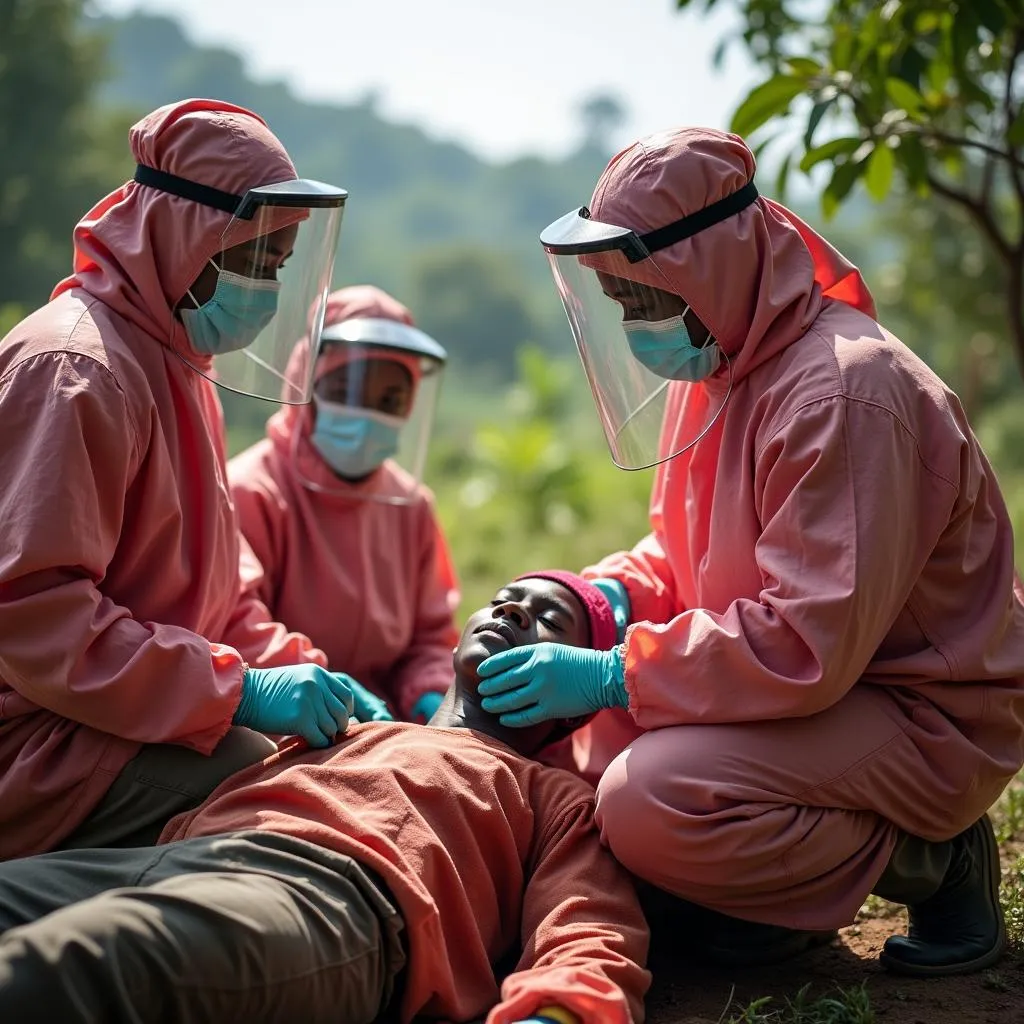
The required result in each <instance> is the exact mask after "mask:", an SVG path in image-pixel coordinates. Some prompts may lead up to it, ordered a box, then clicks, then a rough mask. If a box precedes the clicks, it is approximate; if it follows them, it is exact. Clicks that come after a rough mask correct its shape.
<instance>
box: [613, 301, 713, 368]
mask: <svg viewBox="0 0 1024 1024" xmlns="http://www.w3.org/2000/svg"><path fill="white" fill-rule="evenodd" d="M688 311H689V306H687V308H686V310H684V311H683V312H682V313H681V314H680V315H679V316H673V317H669V319H668V320H626V321H623V324H622V329H623V331H625V334H626V341H628V342H629V347H630V350H631V351H632V353H633V355H634V356H635V357H636V358H637V360H638V361H639V362H641V363H643V365H644V366H646V367H647V369H648V370H650V371H651V373H655V374H657V375H658V376H659V377H664V378H665V379H666V380H688V381H691V382H693V381H698V380H704V379H705V378H706V377H710V376H711V374H713V373H714V372H715V370H717V369H718V366H719V364H720V363H721V361H722V350H721V349H720V348H719V347H718V343H717V342H714V341H709V342H708V343H707V344H706V345H704V347H703V348H698V347H697V346H696V345H694V344H693V342H692V341H691V340H690V332H689V330H688V329H687V326H686V320H685V319H684V318H685V316H686V313H687V312H688Z"/></svg>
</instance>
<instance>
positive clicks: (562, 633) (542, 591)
mask: <svg viewBox="0 0 1024 1024" xmlns="http://www.w3.org/2000/svg"><path fill="white" fill-rule="evenodd" d="M545 641H547V642H548V643H554V644H569V645H570V646H572V647H586V646H587V645H588V644H589V643H590V624H589V622H588V621H587V616H586V613H585V612H584V610H583V606H582V605H581V604H580V602H579V601H578V600H577V598H576V595H575V594H573V593H572V592H571V591H569V590H566V588H565V587H563V586H562V585H561V584H560V583H555V582H554V581H553V580H542V579H525V580H519V581H518V582H517V583H509V584H508V585H507V586H504V587H502V588H501V589H500V590H499V591H498V592H497V594H495V595H494V600H493V601H491V603H490V605H488V607H486V608H481V609H480V610H479V611H476V612H474V613H473V614H472V615H471V616H470V617H469V621H468V622H467V623H466V627H465V629H463V631H462V638H461V639H460V640H459V646H458V647H457V648H456V649H455V671H456V672H457V673H458V674H459V675H460V676H461V677H462V678H463V679H465V680H468V681H473V680H476V679H477V674H476V669H477V666H478V665H479V664H480V663H481V662H482V661H484V660H485V659H487V658H489V657H490V656H491V655H492V654H497V653H498V652H499V651H507V650H508V649H509V648H510V647H523V646H525V645H526V644H539V643H544V642H545Z"/></svg>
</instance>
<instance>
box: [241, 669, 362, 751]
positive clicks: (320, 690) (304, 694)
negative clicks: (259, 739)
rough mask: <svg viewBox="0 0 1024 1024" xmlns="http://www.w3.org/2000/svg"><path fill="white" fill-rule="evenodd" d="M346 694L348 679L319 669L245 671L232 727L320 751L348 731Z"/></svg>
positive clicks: (348, 695) (350, 698) (350, 703)
mask: <svg viewBox="0 0 1024 1024" xmlns="http://www.w3.org/2000/svg"><path fill="white" fill-rule="evenodd" d="M355 685H357V686H358V683H357V684H355ZM352 688H353V680H351V679H349V677H348V676H346V675H344V674H342V673H341V672H328V671H327V669H325V668H321V667H320V666H319V665H288V666H287V667H285V668H250V669H246V672H245V676H244V677H243V679H242V699H241V700H240V701H239V703H238V710H236V711H235V716H234V718H233V719H232V721H233V722H234V723H235V724H236V725H245V726H248V727H249V728H250V729H256V730H258V731H259V732H266V733H273V734H285V735H288V734H292V733H294V734H295V735H296V736H301V737H302V738H303V739H304V740H305V741H306V742H307V743H308V744H309V745H310V746H311V747H326V746H328V745H329V744H330V743H332V742H333V741H334V739H335V737H337V736H339V735H340V734H341V733H344V731H345V730H346V729H347V728H348V720H349V716H350V715H351V714H352V708H353V704H354V700H353V693H352Z"/></svg>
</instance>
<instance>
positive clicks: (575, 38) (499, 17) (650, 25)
mask: <svg viewBox="0 0 1024 1024" xmlns="http://www.w3.org/2000/svg"><path fill="white" fill-rule="evenodd" d="M722 6H723V7H725V6H726V5H722ZM94 7H95V8H96V9H98V10H99V11H102V12H109V13H125V12H127V11H131V10H135V9H142V10H146V11H151V12H154V13H162V14H169V15H172V16H174V17H176V18H177V19H178V20H179V21H181V22H182V23H183V24H184V25H185V27H186V31H187V32H188V34H189V35H190V36H191V37H192V38H193V39H194V40H196V41H197V42H202V43H212V44H218V45H222V46H226V47H230V48H231V49H234V50H236V51H237V52H239V53H241V54H242V55H243V57H244V58H245V59H246V60H247V63H248V67H249V70H250V72H252V73H253V74H254V75H256V76H259V77H275V78H283V79H284V80H286V81H287V82H289V83H290V84H291V85H292V86H293V87H294V89H295V91H296V92H297V93H298V94H299V95H300V96H303V97H306V98H316V99H325V100H338V101H341V102H345V101H352V100H355V99H358V98H361V97H363V96H365V94H366V93H367V92H368V91H370V90H373V91H376V92H377V93H378V94H379V96H380V108H379V109H380V110H381V112H382V113H383V114H384V115H385V116H386V117H388V118H389V119H391V120H398V121H405V122H410V123H413V124H416V125H418V126H420V127H422V128H424V129H425V130H426V131H428V132H429V133H430V134H432V135H434V136H436V137H440V138H447V139H453V140H455V141H458V142H462V143H463V144H465V145H467V146H469V147H470V148H471V149H473V150H475V151H476V152H478V153H480V154H482V155H484V156H488V157H492V158H506V157H509V156H514V155H518V154H520V153H524V152H535V153H545V154H550V155H560V154H562V153H564V152H565V151H566V150H567V149H570V148H571V147H572V146H573V145H574V144H575V143H576V142H578V134H577V133H578V128H577V122H576V121H575V119H574V110H575V108H576V105H577V104H578V103H579V102H580V101H581V100H583V99H585V98H586V97H588V96H591V95H594V94H595V93H599V92H600V93H610V94H612V95H614V96H616V97H617V98H618V99H620V100H621V101H622V102H623V103H624V104H625V106H626V107H627V109H628V110H629V112H630V115H631V116H630V119H629V122H628V124H627V125H626V126H625V128H624V129H623V130H622V132H621V133H620V138H619V139H617V140H615V141H621V142H623V143H626V142H629V141H631V140H632V139H633V138H636V137H638V136H640V135H644V134H647V133H648V132H653V131H658V130H660V129H662V128H666V127H670V126H672V125H675V124H686V123H688V124H704V125H708V126H711V127H726V126H727V123H728V119H729V116H730V114H731V113H732V111H733V110H734V109H735V107H736V105H737V103H738V101H739V99H740V98H741V97H742V95H743V94H744V92H745V90H746V89H747V88H748V87H749V86H750V85H751V84H753V83H754V82H755V81H756V80H757V74H756V72H754V71H753V69H752V68H751V65H750V64H749V62H748V60H747V58H746V56H745V54H743V53H742V51H741V50H740V48H739V47H736V48H735V49H731V50H730V56H729V59H728V61H727V63H726V67H725V69H724V71H723V72H716V71H714V70H713V69H712V67H711V55H712V52H713V51H714V48H715V44H716V43H717V41H718V40H719V38H720V37H721V35H722V33H723V32H724V31H726V30H727V29H728V28H729V27H730V26H731V25H732V23H733V21H732V17H731V12H729V11H723V12H722V13H721V14H719V13H718V12H717V11H716V13H715V16H714V17H713V18H708V17H705V16H700V15H698V14H696V13H693V12H689V11H688V12H686V13H678V12H677V10H676V5H675V2H674V0H507V2H504V3H502V2H500V0H433V2H432V3H424V2H423V0H362V2H356V0H94ZM627 11H628V12H629V13H628V14H627V13H626V12H627Z"/></svg>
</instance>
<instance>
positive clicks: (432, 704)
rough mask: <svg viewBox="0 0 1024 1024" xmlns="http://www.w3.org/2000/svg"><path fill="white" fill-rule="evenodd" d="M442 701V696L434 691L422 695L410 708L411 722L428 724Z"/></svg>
mask: <svg viewBox="0 0 1024 1024" xmlns="http://www.w3.org/2000/svg"><path fill="white" fill-rule="evenodd" d="M443 700H444V694H443V693H438V692H437V691H436V690H432V691H431V692H430V693H425V694H423V695H422V696H421V697H420V699H419V700H418V701H416V703H415V704H413V706H412V720H413V721H414V722H420V723H421V724H425V723H427V722H429V721H430V720H431V719H432V718H433V717H434V712H435V711H437V709H438V708H439V707H440V706H441V701H443Z"/></svg>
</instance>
